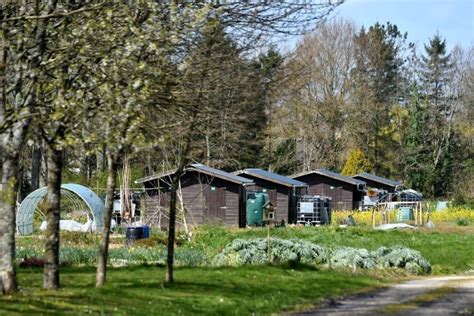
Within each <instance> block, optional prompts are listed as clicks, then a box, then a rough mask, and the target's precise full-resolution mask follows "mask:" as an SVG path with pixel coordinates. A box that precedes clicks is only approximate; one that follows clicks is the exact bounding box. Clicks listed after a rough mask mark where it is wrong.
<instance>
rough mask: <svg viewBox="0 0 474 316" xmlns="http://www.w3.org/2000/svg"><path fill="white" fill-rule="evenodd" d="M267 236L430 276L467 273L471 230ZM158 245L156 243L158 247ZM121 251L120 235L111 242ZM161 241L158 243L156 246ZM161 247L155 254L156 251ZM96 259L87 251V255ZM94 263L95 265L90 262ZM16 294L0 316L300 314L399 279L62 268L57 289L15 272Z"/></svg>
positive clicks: (38, 274)
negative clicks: (413, 258)
mask: <svg viewBox="0 0 474 316" xmlns="http://www.w3.org/2000/svg"><path fill="white" fill-rule="evenodd" d="M266 236H267V229H266V228H250V229H225V228H222V227H200V228H199V229H197V230H195V231H194V232H193V237H192V241H191V242H183V243H181V244H180V246H178V250H180V249H181V250H186V249H193V250H196V251H199V252H200V253H202V254H203V255H205V257H206V258H207V260H208V262H210V260H212V258H213V257H214V256H215V255H216V254H217V253H219V252H220V251H221V250H222V249H223V247H224V246H225V245H227V244H228V243H229V242H231V241H232V240H234V239H235V238H254V237H266ZM271 236H272V237H278V238H283V239H291V238H302V239H306V240H309V241H311V242H314V243H316V244H320V245H323V246H329V247H339V246H350V247H357V248H366V249H368V250H375V249H377V248H378V247H381V246H394V245H402V246H405V247H410V248H413V249H416V250H418V251H420V252H421V254H422V255H423V256H424V257H425V258H426V259H427V260H428V261H430V263H431V265H432V268H433V271H432V273H433V274H452V273H462V272H465V271H467V270H473V269H474V247H473V245H474V227H473V226H472V225H470V226H467V227H459V226H454V225H453V224H452V223H445V224H443V223H439V224H437V227H436V228H435V229H432V230H428V229H418V230H403V231H396V230H395V231H376V230H372V229H371V228H368V227H364V226H359V227H348V228H339V227H334V226H333V227H286V228H272V229H271ZM163 237H164V236H163V234H161V235H155V236H154V238H151V239H149V240H146V242H144V243H137V244H136V245H135V247H133V248H130V249H131V250H130V251H139V250H140V249H144V248H145V247H151V248H147V249H149V250H151V251H152V252H154V251H158V250H159V249H162V247H164V246H163V245H162V240H163ZM81 238H82V239H80V238H79V239H77V238H76V237H75V236H73V235H71V236H67V235H65V237H64V238H63V240H62V243H63V244H64V245H68V246H74V245H76V246H77V247H89V248H91V249H96V245H95V243H96V239H97V238H96V237H94V236H90V235H89V237H87V236H83V237H81ZM160 240H161V241H160ZM114 243H115V244H114V245H113V246H114V247H122V245H123V239H122V237H119V236H116V237H115V238H114ZM160 243H161V244H160ZM18 245H19V247H26V248H28V247H35V248H41V243H38V241H37V240H35V239H34V238H32V237H25V238H20V239H18ZM160 247H161V248H160ZM89 255H92V256H95V255H94V253H92V254H89ZM92 262H94V261H92ZM18 277H19V283H20V288H21V291H20V292H19V293H18V294H16V295H14V296H6V297H5V296H3V297H2V296H0V314H8V315H12V314H34V313H40V314H65V313H71V314H85V313H94V314H119V315H120V314H123V315H169V314H181V315H189V314H211V315H212V314H219V315H221V314H238V315H242V314H243V315H248V314H252V313H256V314H271V313H278V312H282V311H295V310H302V309H304V308H307V307H310V306H312V305H314V304H316V303H317V302H318V300H319V299H321V298H327V297H331V296H338V295H347V294H350V293H354V292H360V291H363V290H367V289H369V288H373V287H377V286H382V285H384V284H387V283H390V282H396V281H397V280H401V279H406V278H407V277H408V275H407V274H406V273H405V272H404V271H401V270H393V269H388V270H372V271H370V270H361V269H358V270H357V271H356V272H355V273H352V272H351V271H342V270H330V269H322V268H321V269H320V268H317V267H313V266H305V265H296V266H290V265H281V266H265V265H264V266H242V267H219V268H217V267H205V266H198V267H178V268H177V269H176V275H175V277H176V283H175V284H173V285H166V284H163V280H164V277H165V269H164V268H163V267H159V266H156V265H149V266H136V267H125V268H114V269H109V274H108V282H107V284H106V286H105V287H104V288H102V289H95V288H94V284H95V268H94V267H64V268H62V270H61V284H62V289H61V290H60V291H58V292H48V291H44V290H42V289H41V285H42V269H40V268H20V269H19V271H18Z"/></svg>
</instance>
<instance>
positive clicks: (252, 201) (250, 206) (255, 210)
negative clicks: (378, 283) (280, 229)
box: [246, 192, 268, 226]
mask: <svg viewBox="0 0 474 316" xmlns="http://www.w3.org/2000/svg"><path fill="white" fill-rule="evenodd" d="M267 201H268V194H267V193H263V192H256V193H250V194H249V195H248V196H247V206H246V213H247V214H246V216H247V225H249V226H250V225H255V226H263V225H264V221H263V212H264V205H265V202H267Z"/></svg>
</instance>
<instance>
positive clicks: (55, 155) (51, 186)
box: [43, 147, 63, 290]
mask: <svg viewBox="0 0 474 316" xmlns="http://www.w3.org/2000/svg"><path fill="white" fill-rule="evenodd" d="M62 164H63V152H62V150H58V149H55V148H51V147H50V148H49V149H48V195H47V197H46V223H47V226H46V232H45V251H44V257H45V263H44V272H43V287H44V288H45V289H50V290H56V289H59V287H60V284H59V221H60V218H61V213H60V212H61V174H62Z"/></svg>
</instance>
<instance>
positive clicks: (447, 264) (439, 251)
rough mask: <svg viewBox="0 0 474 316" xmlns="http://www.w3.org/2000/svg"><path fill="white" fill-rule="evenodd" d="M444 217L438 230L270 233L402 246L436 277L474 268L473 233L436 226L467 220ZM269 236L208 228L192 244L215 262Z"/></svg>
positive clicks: (327, 244) (322, 241)
mask: <svg viewBox="0 0 474 316" xmlns="http://www.w3.org/2000/svg"><path fill="white" fill-rule="evenodd" d="M471 212H472V211H471ZM445 214H446V216H448V215H449V213H447V212H434V213H432V214H431V217H432V219H431V220H432V221H434V223H435V225H436V227H437V228H436V229H433V230H428V231H425V230H410V231H397V230H394V231H377V230H372V229H371V228H367V227H347V228H339V227H318V228H314V227H295V228H291V227H286V228H285V229H279V228H272V229H271V231H270V234H271V236H272V237H273V238H280V239H294V238H298V239H303V240H306V241H310V242H311V243H313V244H316V245H320V246H322V247H324V248H329V249H337V248H339V247H341V246H345V247H351V248H364V249H367V250H368V251H369V252H370V251H375V250H377V249H378V248H380V247H387V248H394V247H396V246H398V245H399V246H402V247H406V248H411V249H413V250H416V251H419V252H420V253H421V254H422V255H423V257H425V258H426V259H427V260H428V261H429V262H430V263H431V265H432V269H433V271H432V272H433V273H434V274H446V273H460V272H463V271H466V270H469V269H472V268H473V267H474V261H473V258H474V249H471V248H472V247H466V246H465V245H469V244H473V243H474V234H469V233H466V232H464V231H459V232H456V231H452V230H451V229H449V230H448V231H445V229H444V228H441V225H440V224H437V223H442V222H443V221H445V222H446V223H452V224H450V225H455V224H454V221H455V218H457V217H459V218H460V217H466V215H464V216H463V215H456V216H457V217H453V216H452V215H449V216H448V217H446V218H444V217H442V218H440V219H438V217H437V216H438V215H439V216H445ZM460 214H461V213H460ZM463 214H464V213H463ZM469 227H472V226H469ZM459 228H461V227H459ZM266 236H267V229H266V228H252V229H245V230H242V229H239V230H226V229H225V228H223V227H212V226H205V227H200V228H199V229H198V230H197V231H195V232H194V234H193V240H192V242H191V244H190V245H192V246H193V247H196V248H199V249H202V250H203V251H204V252H205V253H206V254H207V256H208V258H210V259H213V258H214V257H216V256H217V255H218V254H220V253H221V252H222V251H223V249H224V248H225V247H226V246H227V245H228V244H230V243H232V241H233V240H235V239H254V238H265V237H266ZM433 249H436V251H433ZM453 253H456V256H453V255H452V254H453ZM210 261H212V260H210Z"/></svg>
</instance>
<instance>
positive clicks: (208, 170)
mask: <svg viewBox="0 0 474 316" xmlns="http://www.w3.org/2000/svg"><path fill="white" fill-rule="evenodd" d="M193 170H194V171H198V172H202V173H204V174H207V175H210V176H213V177H217V178H220V179H224V180H227V181H230V182H234V183H238V184H251V183H253V181H252V180H250V179H247V178H243V177H239V176H237V175H235V174H232V173H229V172H226V171H224V170H220V169H216V168H212V167H209V166H206V165H203V164H200V163H194V164H191V165H189V167H188V168H186V171H193ZM175 172H176V169H173V170H168V171H166V172H161V173H157V174H154V175H151V176H148V177H144V178H141V179H138V180H135V183H144V182H148V181H152V180H156V179H160V178H163V177H170V176H172V175H173V174H174V173H175Z"/></svg>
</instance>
